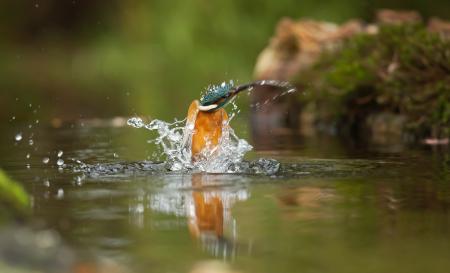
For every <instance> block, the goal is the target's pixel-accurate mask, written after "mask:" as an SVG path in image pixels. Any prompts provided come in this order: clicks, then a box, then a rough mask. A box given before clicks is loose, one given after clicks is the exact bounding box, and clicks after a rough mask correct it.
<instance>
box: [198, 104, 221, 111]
mask: <svg viewBox="0 0 450 273" xmlns="http://www.w3.org/2000/svg"><path fill="white" fill-rule="evenodd" d="M214 108H217V104H211V105H207V106H203V105H199V106H198V110H200V111H204V112H206V111H210V110H212V109H214Z"/></svg>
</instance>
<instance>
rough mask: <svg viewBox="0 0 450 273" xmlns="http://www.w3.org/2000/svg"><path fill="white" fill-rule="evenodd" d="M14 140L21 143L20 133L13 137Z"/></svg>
mask: <svg viewBox="0 0 450 273" xmlns="http://www.w3.org/2000/svg"><path fill="white" fill-rule="evenodd" d="M15 140H16V141H21V140H22V133H18V134H17V135H16V136H15Z"/></svg>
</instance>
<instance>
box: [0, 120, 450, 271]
mask: <svg viewBox="0 0 450 273" xmlns="http://www.w3.org/2000/svg"><path fill="white" fill-rule="evenodd" d="M245 120H246V119H245V118H242V120H236V121H235V124H232V125H233V127H235V129H236V131H237V134H238V135H239V136H240V137H244V138H245V139H247V140H249V142H250V144H252V141H251V137H250V133H249V131H248V129H246V128H247V123H246V121H245ZM125 121H126V119H114V120H86V121H78V122H73V123H70V122H68V123H62V124H57V126H56V127H57V128H54V127H51V126H48V125H45V122H41V123H40V125H39V126H32V127H33V128H29V127H28V124H23V125H20V124H13V123H11V124H9V125H10V126H7V128H4V129H3V130H2V132H3V133H2V135H1V136H0V138H1V141H0V143H1V144H0V152H1V154H2V156H1V157H0V167H1V168H2V169H4V170H5V171H6V172H7V173H8V174H9V175H10V176H11V177H13V178H14V179H15V180H17V181H19V182H21V183H22V184H23V185H24V187H25V189H26V191H27V192H28V193H29V194H30V196H31V199H32V212H31V215H30V216H29V218H30V219H27V220H26V221H25V222H24V223H22V224H20V226H21V227H20V229H26V230H29V231H28V232H30V233H31V234H40V233H39V232H42V230H47V231H49V230H50V231H52V232H53V233H54V234H57V235H54V236H57V237H58V238H60V244H61V246H60V247H59V248H57V249H64V251H66V252H70V253H71V254H70V255H69V254H68V256H70V257H72V258H71V259H72V260H71V261H70V262H67V264H68V265H67V266H65V265H64V264H65V263H64V262H63V263H61V264H62V265H52V262H51V261H52V260H53V259H52V257H49V258H48V259H49V260H50V262H47V263H36V262H30V261H29V260H30V259H34V258H27V255H28V256H32V257H34V256H33V254H30V253H28V252H33V249H32V247H31V249H28V250H29V251H27V253H23V252H20V251H19V252H18V253H19V254H17V255H18V256H22V257H21V259H22V260H21V259H17V257H16V258H15V259H13V258H11V259H10V262H11V264H13V265H14V264H15V265H17V264H19V265H20V266H21V267H23V268H25V269H24V270H27V269H26V268H27V267H28V268H30V267H31V268H33V269H35V270H36V271H33V272H63V271H61V270H62V269H61V268H64V270H66V269H67V270H68V271H70V270H72V269H73V268H76V270H78V271H77V272H100V271H82V270H87V269H86V268H88V269H91V270H92V268H94V267H92V266H91V267H89V265H90V264H93V263H95V264H103V266H106V267H108V266H109V268H114V269H111V270H108V271H104V272H193V271H192V270H194V269H193V268H194V267H195V265H196V264H197V263H198V262H205V261H211V260H219V261H224V262H226V263H228V264H230V265H231V267H232V268H233V270H236V271H238V272H409V273H411V272H448V270H449V268H450V259H449V257H450V170H449V164H450V163H449V153H448V150H446V149H447V148H430V147H424V146H420V145H419V146H416V147H414V148H410V147H404V146H391V147H387V148H386V147H373V146H370V145H362V144H358V143H355V142H350V141H345V140H339V139H337V138H331V137H301V136H296V135H292V134H283V135H280V136H275V135H274V137H273V139H272V140H271V141H272V142H271V143H275V145H267V146H266V147H263V148H262V149H259V150H253V151H252V152H250V153H248V154H247V155H246V160H247V161H248V163H245V164H247V165H246V167H247V169H246V171H245V172H241V173H231V174H206V173H189V172H170V171H167V170H166V169H165V167H164V165H163V164H157V163H152V162H151V161H150V160H154V158H155V155H154V154H155V152H157V151H156V150H155V148H154V147H152V145H151V144H148V143H147V140H149V139H151V138H152V136H151V133H150V132H146V131H143V130H137V129H135V128H132V127H130V126H127V125H126V123H125ZM19 133H21V136H22V138H21V139H20V140H16V139H15V137H16V135H17V134H19ZM30 139H32V141H30ZM47 159H48V160H47ZM261 159H273V160H261ZM58 160H59V162H58ZM275 160H276V161H275ZM62 161H63V162H62ZM77 161H78V162H77ZM277 162H278V163H279V164H278V163H277ZM267 170H269V171H267ZM11 222H13V220H11ZM16 225H17V224H13V223H11V224H9V223H3V226H4V227H5V228H4V229H2V230H3V231H2V233H3V235H4V234H7V235H8V234H12V235H13V234H21V233H20V231H19V228H16ZM8 226H9V228H8ZM23 232H26V231H23ZM39 236H42V234H41V235H39ZM0 240H3V243H4V242H5V240H6V239H5V236H0ZM1 244H2V242H0V245H1ZM24 244H25V246H26V243H24ZM13 245H14V244H13ZM12 247H13V248H14V247H17V248H19V249H20V247H24V246H23V245H22V246H12ZM10 251H13V250H11V249H10ZM36 251H37V249H36ZM61 251H62V250H61ZM0 253H2V252H1V251H0ZM61 253H65V252H63V251H62V252H61ZM2 255H4V254H2ZM49 255H50V254H49ZM41 256H45V254H42V253H41V254H40V257H41ZM3 259H5V258H4V257H3ZM41 259H46V258H45V257H41ZM33 261H34V260H33ZM55 263H56V261H55ZM104 264H107V265H104ZM55 268H56V269H55ZM219 269H220V268H218V266H215V265H211V268H210V269H209V270H208V271H207V272H221V271H219ZM52 270H53V271H52ZM114 270H115V271H114ZM20 272H22V271H20ZM24 272H29V271H24ZM226 272H228V271H226Z"/></svg>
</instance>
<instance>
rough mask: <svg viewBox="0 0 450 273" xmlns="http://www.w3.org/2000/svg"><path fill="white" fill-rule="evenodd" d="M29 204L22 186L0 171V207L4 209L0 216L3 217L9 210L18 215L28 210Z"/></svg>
mask: <svg viewBox="0 0 450 273" xmlns="http://www.w3.org/2000/svg"><path fill="white" fill-rule="evenodd" d="M29 203H30V200H29V197H28V194H27V193H26V192H25V191H24V189H23V188H22V186H21V185H20V184H18V183H17V182H15V181H14V180H12V179H10V178H9V177H8V176H7V175H6V174H5V173H4V172H3V171H2V170H0V206H1V207H3V208H4V211H3V212H2V213H1V214H0V216H4V214H5V213H8V212H9V210H15V211H16V212H20V213H23V212H26V211H27V210H28V208H29ZM0 220H1V219H0Z"/></svg>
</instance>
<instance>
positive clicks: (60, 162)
mask: <svg viewBox="0 0 450 273" xmlns="http://www.w3.org/2000/svg"><path fill="white" fill-rule="evenodd" d="M56 165H58V166H62V165H64V160H62V159H61V158H60V159H58V161H56Z"/></svg>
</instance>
